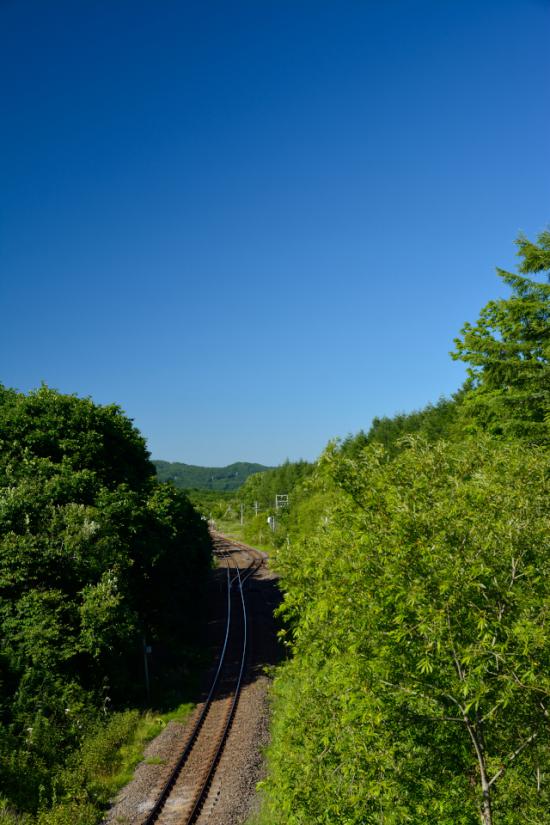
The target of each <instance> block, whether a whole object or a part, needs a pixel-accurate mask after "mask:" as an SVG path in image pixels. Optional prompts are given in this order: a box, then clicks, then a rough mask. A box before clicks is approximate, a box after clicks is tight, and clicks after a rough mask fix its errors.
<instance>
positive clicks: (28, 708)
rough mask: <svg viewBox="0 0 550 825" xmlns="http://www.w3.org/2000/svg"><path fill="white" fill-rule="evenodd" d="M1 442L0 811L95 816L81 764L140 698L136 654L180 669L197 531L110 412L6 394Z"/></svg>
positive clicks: (196, 588) (0, 412)
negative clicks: (149, 652) (148, 655)
mask: <svg viewBox="0 0 550 825" xmlns="http://www.w3.org/2000/svg"><path fill="white" fill-rule="evenodd" d="M0 448H1V451H0V637H1V640H0V668H1V680H0V718H1V723H2V724H1V727H0V817H1V816H2V811H3V812H4V814H3V815H4V817H6V816H8V813H7V812H8V811H11V812H12V814H13V815H15V814H16V813H17V812H18V813H19V814H27V815H32V816H34V815H38V816H39V821H40V822H41V823H44V825H47V823H50V822H51V823H54V822H55V823H58V822H59V823H62V822H65V821H67V822H69V821H70V822H77V821H78V822H86V823H88V822H95V821H97V819H98V816H99V815H100V810H101V805H102V804H103V803H104V802H105V800H104V799H102V798H101V794H100V792H99V790H98V788H97V787H95V786H94V782H93V779H92V777H91V775H89V774H88V773H87V769H86V765H87V764H91V762H90V760H91V756H90V754H91V753H94V752H95V751H97V750H98V749H100V750H101V748H103V751H105V750H106V749H107V750H108V749H109V748H111V750H112V749H113V748H115V749H116V747H117V743H118V744H120V737H121V735H122V734H121V731H122V730H123V729H127V722H128V719H130V721H131V720H132V719H133V718H134V717H133V716H132V715H131V714H130V716H128V714H126V715H125V714H123V713H122V714H121V713H117V711H122V710H123V709H125V708H131V707H139V706H140V705H144V704H145V703H146V702H147V701H148V700H149V697H148V696H147V695H146V685H145V684H144V658H143V657H144V654H145V650H144V648H145V646H147V647H151V646H152V651H153V652H152V657H151V658H152V663H153V671H154V669H155V667H157V668H160V667H162V668H163V669H165V670H168V669H169V668H171V667H175V666H180V667H183V666H184V665H185V662H184V661H183V660H182V650H183V651H185V650H186V649H187V650H189V648H190V644H191V640H192V633H193V630H194V628H195V627H196V622H197V620H198V619H197V617H199V620H200V606H201V604H202V602H203V599H201V593H202V591H203V585H204V582H205V579H206V574H207V571H208V570H209V567H210V564H211V547H210V540H209V536H208V532H207V529H206V524H205V522H204V521H202V520H201V518H200V516H199V515H198V514H197V513H196V511H195V510H194V509H193V507H192V505H191V504H190V502H189V501H188V499H187V498H186V496H185V495H184V494H183V493H182V492H180V491H178V490H176V489H175V488H174V487H173V486H172V485H167V484H159V483H158V482H157V481H156V479H155V469H154V466H153V464H152V463H151V461H150V459H149V453H148V452H147V450H146V446H145V442H144V439H143V438H142V437H141V435H140V434H139V432H138V431H137V430H136V429H135V427H134V426H133V425H132V423H131V421H130V420H129V419H128V418H126V417H125V416H124V415H123V414H122V412H121V410H120V409H119V408H118V407H116V406H98V405H96V404H94V403H92V401H91V400H88V399H82V398H77V397H76V396H69V395H61V394H59V393H58V392H56V391H54V390H51V389H49V388H47V387H42V388H41V389H39V390H37V391H36V392H31V393H30V394H29V395H24V394H21V393H18V392H15V391H13V390H10V389H6V388H4V387H1V388H0ZM153 690H154V684H153ZM102 732H104V733H105V736H103V734H102ZM102 736H103V738H102ZM94 749H95V750H94ZM86 753H88V757H85V754H86ZM94 758H95V757H94ZM91 761H92V762H93V759H92V760H91Z"/></svg>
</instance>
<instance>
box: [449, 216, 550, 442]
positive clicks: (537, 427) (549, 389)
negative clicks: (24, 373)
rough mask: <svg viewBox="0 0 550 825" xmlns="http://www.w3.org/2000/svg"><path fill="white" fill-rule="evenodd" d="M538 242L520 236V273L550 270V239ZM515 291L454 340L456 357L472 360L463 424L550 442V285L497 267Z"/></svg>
mask: <svg viewBox="0 0 550 825" xmlns="http://www.w3.org/2000/svg"><path fill="white" fill-rule="evenodd" d="M549 237H550V233H549V232H548V231H547V232H543V233H542V234H541V235H539V237H538V245H537V244H533V243H531V242H530V241H528V240H527V239H525V238H523V237H520V238H519V239H518V241H517V242H516V243H517V246H518V249H519V251H518V255H519V256H520V257H521V258H522V263H521V264H520V267H519V269H520V271H521V272H522V273H536V274H539V273H541V272H542V271H544V270H547V271H550V255H549V252H548V238H549ZM497 272H498V275H499V276H500V277H501V278H502V280H503V281H504V282H505V283H506V284H507V286H509V287H510V288H511V290H512V295H511V296H510V297H509V298H507V299H501V300H498V301H489V303H488V304H487V305H486V306H485V307H484V308H483V309H482V310H481V314H480V316H479V319H478V321H477V323H476V324H475V325H472V324H469V323H466V324H465V325H464V327H463V328H462V337H461V338H457V339H455V344H456V350H455V352H454V353H452V356H453V358H454V359H460V360H461V361H465V362H466V363H467V364H470V369H469V375H470V391H469V392H468V393H467V394H466V396H465V398H464V405H463V407H462V410H461V412H462V423H463V425H464V426H467V425H468V422H470V427H472V428H474V427H476V426H477V427H478V428H481V429H484V430H487V431H488V432H490V433H493V434H495V435H505V436H506V437H513V438H524V439H526V440H528V441H530V442H532V443H543V444H547V443H548V441H549V432H550V431H549V429H548V417H549V413H550V284H545V283H540V282H538V281H535V280H531V279H529V278H525V277H522V276H521V275H514V274H512V273H510V272H505V271H504V270H501V269H498V270H497Z"/></svg>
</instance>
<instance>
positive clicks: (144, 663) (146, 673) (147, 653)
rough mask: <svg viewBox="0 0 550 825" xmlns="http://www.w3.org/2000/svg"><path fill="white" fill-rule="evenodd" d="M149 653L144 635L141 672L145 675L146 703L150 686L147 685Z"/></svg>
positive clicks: (149, 697) (148, 698)
mask: <svg viewBox="0 0 550 825" xmlns="http://www.w3.org/2000/svg"><path fill="white" fill-rule="evenodd" d="M150 653H151V648H150V646H149V645H148V644H147V642H146V641H145V634H144V635H143V671H144V675H145V692H146V694H147V701H148V702H149V701H150V700H151V686H150V684H149V662H148V661H147V656H148V655H149V654H150Z"/></svg>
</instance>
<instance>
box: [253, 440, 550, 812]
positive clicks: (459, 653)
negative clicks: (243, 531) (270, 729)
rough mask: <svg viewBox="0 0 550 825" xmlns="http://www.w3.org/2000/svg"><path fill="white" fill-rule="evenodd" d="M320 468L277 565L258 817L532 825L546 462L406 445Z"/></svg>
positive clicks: (538, 738)
mask: <svg viewBox="0 0 550 825" xmlns="http://www.w3.org/2000/svg"><path fill="white" fill-rule="evenodd" d="M322 464H323V468H324V469H323V473H324V482H323V483H324V484H325V486H328V488H330V489H331V490H332V498H333V507H332V511H331V515H330V519H329V521H328V523H327V524H323V525H321V526H320V527H319V529H318V531H317V533H316V535H315V536H314V537H313V538H310V539H307V540H306V539H304V540H303V541H301V542H298V543H295V544H293V543H291V544H290V545H284V546H283V547H281V548H280V550H279V552H278V555H277V564H278V568H279V570H280V572H281V573H282V575H283V581H284V586H285V597H284V607H283V612H284V615H285V617H286V619H287V622H288V624H289V628H290V636H289V639H290V644H291V648H292V650H293V653H294V657H293V659H292V660H290V661H289V662H288V663H287V664H286V665H285V666H284V667H283V670H282V671H281V673H280V675H279V676H278V678H277V681H276V689H275V693H276V704H275V730H274V742H273V745H272V748H271V756H270V765H271V772H270V778H269V779H268V782H267V787H266V790H267V794H268V799H269V804H270V809H269V811H270V813H269V816H270V817H271V821H273V822H281V823H283V822H284V823H287V824H288V825H289V824H290V823H301V824H302V823H303V824H304V825H305V823H308V824H309V823H329V822H330V823H332V822H344V823H347V825H351V824H352V823H353V824H355V823H357V825H359V823H381V822H384V823H388V825H391V823H395V825H397V823H403V822H410V823H418V825H420V823H425V822H426V821H437V822H440V823H449V825H450V823H464V825H465V824H466V823H468V824H469V823H475V822H479V819H480V816H481V812H482V810H484V804H485V805H491V806H492V814H491V816H493V817H494V822H496V823H499V825H504V823H506V825H516V823H517V825H519V823H524V822H542V821H544V816H545V815H546V814H545V812H547V810H548V805H549V802H550V798H549V797H550V793H549V791H550V788H549V784H548V764H549V761H548V760H549V756H550V752H549V745H550V726H549V724H548V707H549V700H550V677H549V674H550V638H549V636H548V628H547V625H548V603H549V602H550V584H549V582H550V530H549V527H548V520H547V500H548V482H549V472H548V471H549V464H548V457H547V455H546V454H545V453H544V452H540V451H536V450H531V451H529V450H526V449H525V448H524V447H522V446H519V445H515V444H510V445H498V444H495V443H493V442H491V441H488V440H484V441H477V442H469V443H466V444H462V445H457V444H455V445H448V444H444V443H439V444H438V445H437V446H435V447H434V446H429V445H427V444H426V443H425V442H423V441H421V440H420V441H418V440H417V441H412V442H409V444H408V447H407V449H406V450H403V451H401V452H400V454H399V455H398V456H397V457H395V458H393V459H391V458H390V457H389V456H388V453H387V452H386V451H385V450H384V448H383V447H381V446H379V445H372V446H367V447H366V448H365V449H364V450H363V451H362V453H361V454H360V455H359V456H358V457H356V458H353V459H352V458H346V457H345V456H343V455H342V454H341V453H339V452H338V451H337V450H334V449H331V450H329V451H328V452H327V453H326V454H325V456H324V457H323V459H322ZM487 785H489V787H486V786H487ZM484 786H485V790H486V792H487V797H486V799H485V802H484V797H483V790H484ZM484 815H485V819H484V820H483V821H484V822H485V823H489V822H492V821H493V819H491V818H490V815H489V813H488V812H487V810H485V813H484Z"/></svg>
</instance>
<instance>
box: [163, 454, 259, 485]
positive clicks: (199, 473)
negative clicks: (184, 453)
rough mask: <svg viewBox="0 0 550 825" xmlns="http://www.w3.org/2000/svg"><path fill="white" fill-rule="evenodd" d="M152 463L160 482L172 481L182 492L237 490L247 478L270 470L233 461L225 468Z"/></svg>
mask: <svg viewBox="0 0 550 825" xmlns="http://www.w3.org/2000/svg"><path fill="white" fill-rule="evenodd" d="M152 461H153V464H154V465H155V467H156V470H157V477H158V478H159V480H160V481H172V482H173V483H174V484H175V486H176V487H179V488H180V489H182V490H193V489H195V490H218V491H223V490H237V489H238V488H239V487H240V486H241V484H243V483H244V482H245V481H246V479H247V478H248V476H250V475H253V474H254V473H262V472H264V471H265V470H271V469H272V468H271V467H266V466H265V465H264V464H256V463H254V462H250V461H234V462H233V464H228V465H227V466H226V467H201V466H199V465H197V464H185V463H183V462H181V461H165V460H163V459H152Z"/></svg>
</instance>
